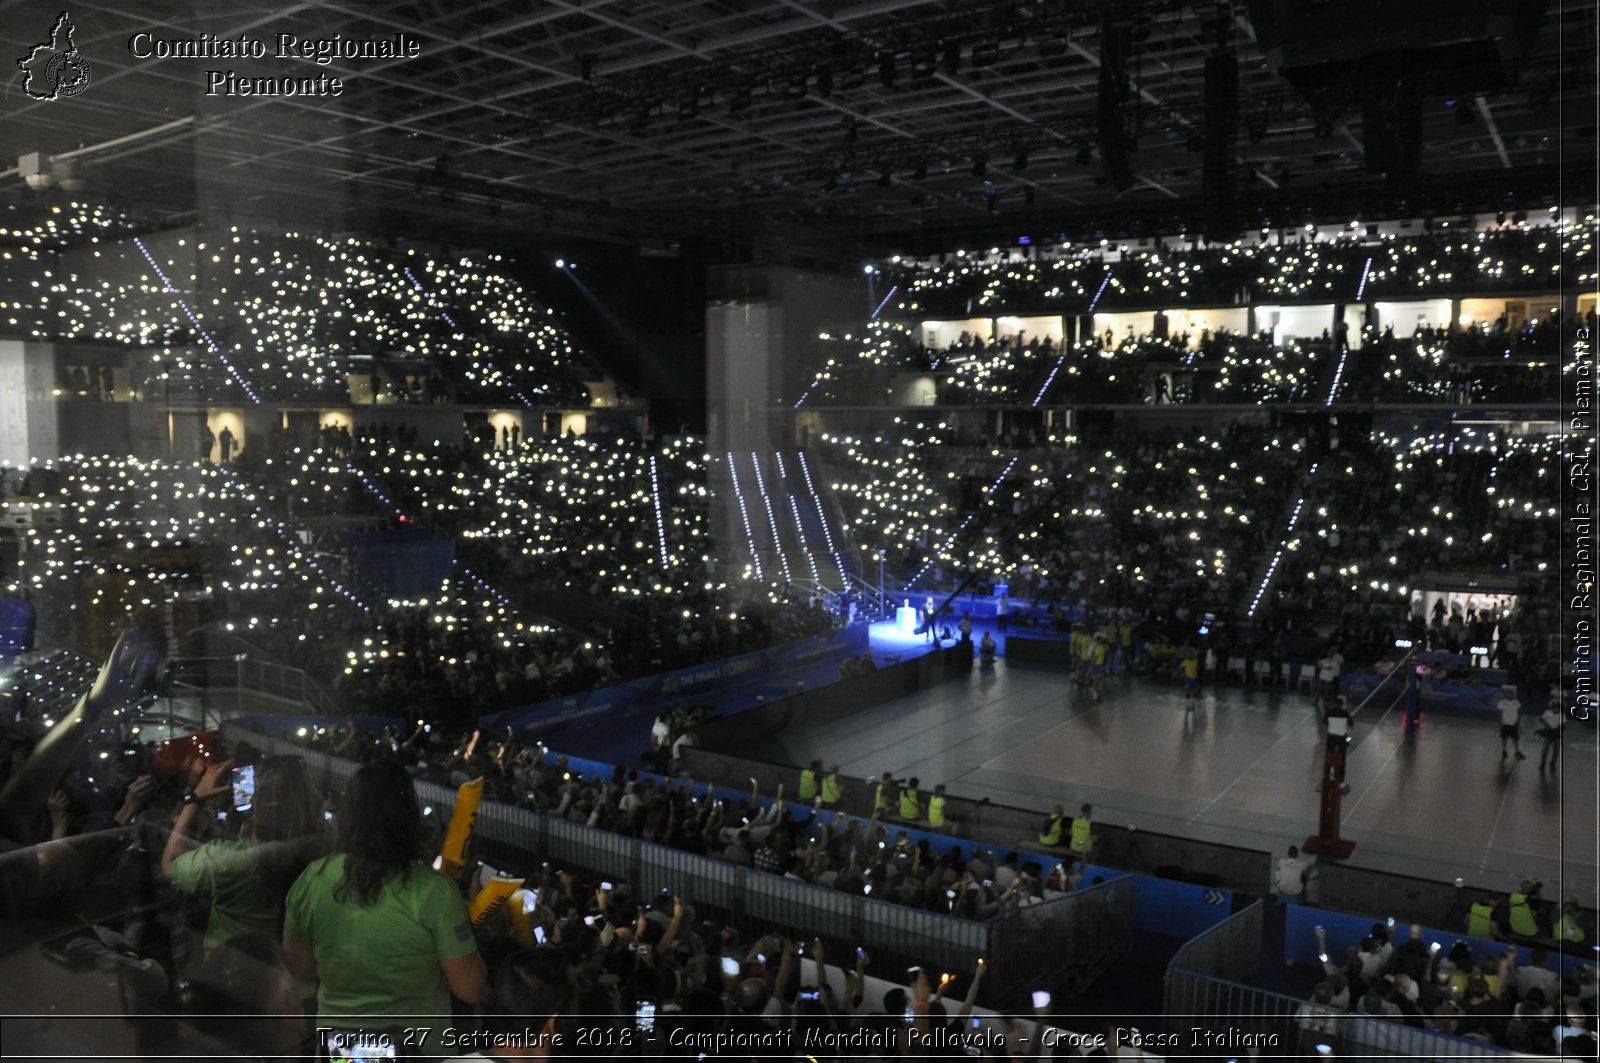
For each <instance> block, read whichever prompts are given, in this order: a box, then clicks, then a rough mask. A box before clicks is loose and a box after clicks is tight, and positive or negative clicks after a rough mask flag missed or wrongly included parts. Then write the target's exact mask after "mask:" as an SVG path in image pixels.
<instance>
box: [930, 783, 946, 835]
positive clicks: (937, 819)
mask: <svg viewBox="0 0 1600 1063" xmlns="http://www.w3.org/2000/svg"><path fill="white" fill-rule="evenodd" d="M928 826H930V827H932V828H933V829H934V830H944V783H940V784H939V785H938V786H935V787H934V788H933V796H932V797H930V798H928Z"/></svg>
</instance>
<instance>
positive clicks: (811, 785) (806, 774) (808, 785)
mask: <svg viewBox="0 0 1600 1063" xmlns="http://www.w3.org/2000/svg"><path fill="white" fill-rule="evenodd" d="M816 796H817V773H816V772H814V771H812V770H811V769H810V768H807V769H806V770H805V771H803V772H801V773H800V800H802V801H809V800H811V799H812V798H813V797H816Z"/></svg>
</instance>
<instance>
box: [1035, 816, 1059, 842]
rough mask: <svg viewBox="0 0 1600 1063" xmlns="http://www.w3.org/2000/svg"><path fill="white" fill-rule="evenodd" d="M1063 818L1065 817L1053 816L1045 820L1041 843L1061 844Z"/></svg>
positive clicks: (1040, 838)
mask: <svg viewBox="0 0 1600 1063" xmlns="http://www.w3.org/2000/svg"><path fill="white" fill-rule="evenodd" d="M1063 819H1064V817H1062V816H1051V817H1050V818H1049V819H1047V820H1045V823H1044V830H1042V831H1040V832H1039V844H1040V845H1060V844H1061V823H1062V820H1063Z"/></svg>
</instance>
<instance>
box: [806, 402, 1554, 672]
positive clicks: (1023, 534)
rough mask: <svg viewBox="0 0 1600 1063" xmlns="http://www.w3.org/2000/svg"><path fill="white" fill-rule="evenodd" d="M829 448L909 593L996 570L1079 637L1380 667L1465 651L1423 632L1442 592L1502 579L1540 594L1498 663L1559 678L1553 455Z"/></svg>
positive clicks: (1080, 442) (848, 501)
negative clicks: (1552, 646)
mask: <svg viewBox="0 0 1600 1063" xmlns="http://www.w3.org/2000/svg"><path fill="white" fill-rule="evenodd" d="M821 453H822V455H823V457H824V459H825V461H826V462H827V468H828V471H829V475H830V478H831V480H832V481H833V483H834V488H835V490H836V491H837V493H838V496H839V498H840V499H841V501H842V503H843V504H844V506H845V509H846V512H847V514H848V516H849V518H850V523H851V526H852V528H853V529H854V533H855V535H856V536H857V539H858V541H859V542H861V544H862V545H863V547H866V548H868V549H873V550H883V551H884V552H885V555H886V558H887V564H888V565H889V566H890V567H891V568H892V569H893V570H895V571H897V572H899V573H901V574H902V577H903V578H904V579H905V582H906V583H907V585H911V586H918V587H929V588H942V589H950V588H952V587H953V586H954V585H955V584H956V583H958V582H960V581H961V580H963V579H965V578H966V576H967V575H968V574H970V573H973V572H976V573H978V574H979V579H978V585H977V590H978V591H979V592H980V593H988V590H987V588H989V587H991V586H992V585H994V584H998V583H1007V584H1008V585H1009V587H1010V593H1011V597H1012V599H1013V600H1014V601H1016V602H1017V603H1018V605H1019V606H1021V605H1036V606H1039V605H1042V606H1048V607H1050V608H1051V610H1052V615H1058V616H1060V617H1061V618H1062V622H1061V626H1062V627H1063V628H1065V626H1066V624H1067V623H1068V622H1070V621H1072V620H1078V619H1083V618H1090V617H1096V616H1101V615H1105V616H1111V615H1114V614H1116V613H1119V612H1121V611H1127V612H1129V613H1131V614H1132V615H1133V616H1135V617H1138V618H1140V620H1139V622H1140V624H1141V625H1142V629H1143V630H1142V632H1141V637H1142V638H1144V639H1147V640H1154V639H1156V638H1160V639H1164V640H1166V641H1169V642H1171V643H1172V644H1173V645H1181V644H1182V643H1183V642H1184V641H1187V640H1189V639H1191V638H1193V637H1194V636H1195V633H1196V632H1197V630H1198V628H1199V627H1200V626H1201V622H1202V620H1203V618H1204V617H1206V616H1207V615H1208V614H1214V615H1215V617H1216V618H1217V620H1218V621H1219V624H1218V625H1217V626H1215V627H1214V630H1220V631H1222V632H1225V633H1226V637H1227V639H1228V640H1229V641H1230V644H1231V645H1233V646H1235V647H1238V648H1241V649H1243V650H1247V651H1250V652H1257V651H1259V652H1262V653H1267V654H1271V653H1273V652H1276V647H1277V645H1278V644H1279V643H1280V642H1281V641H1282V640H1283V639H1285V638H1292V637H1296V636H1307V637H1314V638H1317V639H1321V640H1332V641H1333V642H1335V643H1337V644H1340V645H1343V646H1344V647H1345V650H1346V652H1347V653H1348V654H1350V655H1351V656H1352V657H1353V658H1355V659H1364V660H1376V659H1377V658H1378V657H1379V656H1381V655H1382V654H1383V653H1384V652H1385V651H1386V650H1387V648H1389V647H1392V646H1393V644H1394V640H1395V639H1396V638H1400V637H1403V636H1410V637H1412V638H1413V639H1414V640H1427V644H1428V645H1430V646H1436V647H1439V648H1447V645H1448V640H1447V639H1446V638H1445V632H1443V631H1441V632H1438V633H1434V634H1431V635H1430V633H1429V632H1428V630H1427V629H1428V626H1429V623H1430V621H1431V619H1432V618H1425V619H1424V620H1423V622H1422V629H1421V630H1420V631H1419V630H1417V629H1416V623H1417V621H1416V619H1414V618H1413V615H1412V613H1413V608H1412V597H1413V595H1412V591H1413V590H1414V589H1415V588H1416V587H1417V586H1418V584H1419V580H1420V578H1421V577H1422V576H1424V575H1426V574H1437V573H1467V574H1470V575H1478V574H1490V575H1495V576H1504V577H1506V578H1508V579H1510V580H1512V581H1513V583H1514V584H1515V585H1517V586H1518V587H1520V589H1521V592H1522V596H1521V597H1520V598H1519V605H1518V607H1517V608H1516V609H1515V610H1513V611H1507V612H1505V613H1503V614H1502V615H1497V616H1496V617H1494V621H1495V622H1494V624H1493V625H1491V630H1490V632H1489V633H1490V635H1491V640H1490V641H1491V642H1492V644H1493V648H1494V653H1493V656H1494V658H1495V660H1496V663H1499V664H1501V665H1502V666H1505V667H1507V668H1509V669H1511V670H1512V672H1513V674H1514V677H1515V678H1517V679H1519V680H1523V679H1531V678H1534V675H1533V672H1535V671H1537V669H1538V668H1539V667H1540V665H1539V664H1538V660H1537V655H1536V654H1534V653H1533V652H1532V650H1533V648H1534V646H1535V645H1536V641H1537V640H1536V638H1535V633H1536V632H1537V631H1538V630H1541V628H1540V625H1541V624H1545V623H1547V622H1548V621H1549V619H1550V618H1549V615H1548V610H1547V608H1546V607H1545V606H1544V605H1543V604H1542V599H1541V597H1540V594H1539V589H1540V588H1542V587H1544V586H1546V585H1547V584H1548V582H1549V580H1550V579H1551V578H1552V574H1551V572H1550V571H1549V568H1550V566H1549V563H1548V561H1547V559H1548V558H1549V557H1551V556H1552V555H1553V550H1554V544H1555V539H1554V536H1555V535H1556V534H1557V531H1556V526H1555V514H1556V509H1555V484H1556V462H1557V459H1558V448H1557V446H1556V444H1555V442H1554V441H1551V440H1546V439H1543V438H1530V437H1523V436H1509V435H1505V434H1499V435H1495V434H1486V433H1485V432H1483V431H1482V430H1473V429H1462V430H1461V432H1460V433H1458V434H1455V435H1449V436H1446V435H1433V436H1422V437H1415V438H1401V437H1398V436H1387V435H1383V434H1381V433H1379V434H1372V433H1369V432H1368V431H1366V430H1364V429H1362V430H1350V429H1346V430H1344V431H1341V430H1340V428H1339V427H1338V425H1337V424H1336V423H1329V424H1327V425H1316V426H1313V427H1311V428H1309V429H1306V430H1305V431H1302V432H1294V431H1291V430H1288V429H1285V428H1282V427H1272V426H1270V425H1266V424H1251V423H1249V422H1247V421H1244V420H1240V421H1235V422H1232V424H1231V425H1230V426H1229V428H1228V429H1226V430H1225V431H1223V432H1222V433H1219V434H1216V435H1210V434H1203V433H1201V432H1200V431H1198V430H1191V431H1187V432H1180V433H1173V434H1167V435H1161V434H1155V433H1151V434H1145V435H1141V436H1131V437H1130V436H1119V437H1115V438H1106V439H1103V440H1102V439H1100V438H1099V437H1094V438H1080V437H1076V436H1069V437H1061V436H1052V437H1051V438H1049V439H1048V441H1046V442H1044V443H1043V444H1041V445H1037V446H1031V447H1029V446H1019V447H1017V448H1016V449H1015V450H1001V449H999V448H996V447H975V446H973V445H972V440H971V439H969V438H965V437H963V436H962V435H961V433H960V431H959V430H958V429H957V428H956V427H954V426H952V425H951V424H950V423H948V422H938V423H930V422H929V421H927V420H923V421H917V422H906V421H901V422H900V423H899V424H897V426H896V430H895V432H894V433H880V434H878V435H875V436H870V437H868V436H859V437H858V436H849V435H839V436H835V435H831V434H827V435H824V436H823V437H822V438H821ZM1313 469H1315V471H1313ZM1291 520H1292V521H1294V525H1293V528H1292V529H1291V528H1290V521H1291ZM1274 562H1276V563H1274ZM1269 571H1270V573H1271V576H1272V578H1271V579H1270V580H1267V579H1265V576H1266V575H1267V573H1268V572H1269ZM1482 619H1483V620H1487V619H1488V618H1482ZM1246 621H1248V622H1249V623H1248V624H1246ZM1219 637H1221V636H1219ZM1507 647H1510V651H1509V652H1507Z"/></svg>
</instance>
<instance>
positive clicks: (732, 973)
mask: <svg viewBox="0 0 1600 1063" xmlns="http://www.w3.org/2000/svg"><path fill="white" fill-rule="evenodd" d="M722 973H723V974H725V975H727V976H728V977H730V978H737V977H739V961H738V960H736V959H734V958H733V957H732V956H724V957H722Z"/></svg>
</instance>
